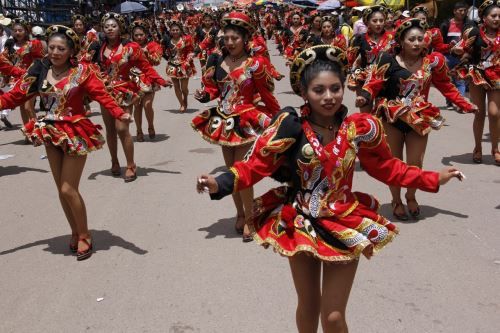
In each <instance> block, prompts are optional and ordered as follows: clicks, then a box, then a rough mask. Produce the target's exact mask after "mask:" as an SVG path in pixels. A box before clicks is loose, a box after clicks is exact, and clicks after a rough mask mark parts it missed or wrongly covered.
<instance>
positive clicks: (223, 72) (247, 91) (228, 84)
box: [191, 12, 279, 241]
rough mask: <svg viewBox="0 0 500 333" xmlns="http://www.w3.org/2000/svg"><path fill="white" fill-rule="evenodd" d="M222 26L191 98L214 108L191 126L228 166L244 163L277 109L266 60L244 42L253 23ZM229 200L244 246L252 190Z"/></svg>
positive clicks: (232, 20)
mask: <svg viewBox="0 0 500 333" xmlns="http://www.w3.org/2000/svg"><path fill="white" fill-rule="evenodd" d="M222 23H223V26H224V28H223V30H224V48H223V50H222V54H218V53H214V54H212V55H211V56H210V57H209V59H208V62H207V68H206V71H205V74H204V75H203V78H202V83H203V90H197V91H196V93H195V98H196V99H197V100H199V101H200V102H202V103H206V102H209V101H211V100H214V99H218V106H216V107H213V108H211V109H208V110H206V111H204V112H202V113H201V114H200V115H198V116H196V117H195V118H194V119H193V121H192V123H191V125H192V126H193V128H194V129H195V130H196V131H198V132H199V133H200V134H201V136H202V137H203V139H205V140H206V141H208V142H210V143H214V144H218V145H220V146H222V154H223V156H224V161H225V163H226V165H227V166H231V165H233V164H234V162H235V161H239V160H242V159H243V157H244V156H245V154H246V153H247V151H248V149H249V148H250V145H251V143H253V142H254V141H255V139H256V138H257V137H258V135H259V134H261V133H262V131H263V130H264V129H265V128H266V127H267V125H269V122H270V120H271V117H272V116H273V115H274V114H275V113H276V112H278V111H279V104H278V101H277V100H276V98H275V97H274V96H273V93H272V92H273V90H274V81H273V77H272V67H271V65H270V63H269V60H268V59H267V58H266V57H263V56H252V55H250V50H249V46H248V42H249V39H250V37H251V34H252V32H253V31H254V30H255V28H254V26H253V24H252V21H251V19H250V18H249V17H248V16H247V15H246V14H244V13H241V12H231V13H230V14H229V15H227V16H225V17H224V18H223V19H222ZM256 96H258V97H259V99H256V98H255V97H256ZM259 100H260V101H262V103H263V104H261V103H259ZM233 199H234V203H235V206H236V211H237V221H236V225H235V228H236V230H237V232H239V233H242V234H243V239H244V240H245V241H248V240H251V239H252V238H251V237H250V231H249V230H248V226H247V225H246V223H245V221H246V219H248V218H249V217H250V215H251V209H252V208H251V207H252V200H253V190H252V188H249V189H246V190H245V191H242V192H241V193H235V194H234V195H233Z"/></svg>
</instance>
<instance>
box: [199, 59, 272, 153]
mask: <svg viewBox="0 0 500 333" xmlns="http://www.w3.org/2000/svg"><path fill="white" fill-rule="evenodd" d="M223 60H224V55H219V54H216V53H214V54H212V55H211V56H210V58H209V59H208V62H207V66H206V70H205V73H204V75H203V77H202V83H203V85H204V97H203V98H202V99H201V100H200V101H201V102H202V103H206V102H208V101H211V100H214V99H216V98H218V106H216V107H213V108H211V109H208V110H206V111H204V112H202V113H201V114H200V115H198V116H196V117H195V118H194V119H193V121H192V123H191V126H192V127H193V128H194V129H195V130H196V131H198V132H199V133H200V134H201V136H202V137H203V138H204V139H205V140H207V141H209V142H211V143H215V144H219V145H222V146H239V145H244V144H247V143H250V142H253V141H254V140H255V138H256V137H257V136H258V135H259V134H260V133H262V131H263V130H264V128H266V127H267V125H269V123H270V120H271V117H272V116H273V115H274V114H276V113H277V112H278V111H279V108H280V107H279V104H278V101H277V100H276V98H275V97H274V95H273V90H274V82H273V78H272V69H271V65H270V63H269V60H268V59H267V58H265V57H260V56H255V57H249V58H248V59H247V60H246V61H245V62H244V63H243V64H242V65H241V66H240V67H238V68H236V69H235V70H233V71H232V72H231V73H226V71H225V70H224V69H223V68H222V66H221V64H222V61H223ZM257 95H258V96H259V97H260V100H261V101H262V102H263V103H264V105H261V104H258V103H257V101H256V100H255V96H257Z"/></svg>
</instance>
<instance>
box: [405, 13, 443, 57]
mask: <svg viewBox="0 0 500 333" xmlns="http://www.w3.org/2000/svg"><path fill="white" fill-rule="evenodd" d="M410 14H411V17H413V18H417V19H420V20H422V21H424V22H425V23H426V24H427V25H429V24H430V22H429V9H427V7H424V6H416V7H415V8H413V9H412V10H411V12H410ZM424 40H425V42H426V44H428V46H427V48H428V50H429V52H432V51H436V52H441V53H442V54H446V53H449V52H450V47H451V45H450V44H445V42H444V39H443V34H442V33H441V29H439V28H436V27H429V28H428V29H427V31H426V32H425V37H424Z"/></svg>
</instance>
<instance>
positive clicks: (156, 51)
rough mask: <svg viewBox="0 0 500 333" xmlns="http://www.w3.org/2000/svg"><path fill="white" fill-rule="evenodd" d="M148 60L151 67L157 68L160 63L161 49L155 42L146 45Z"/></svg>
mask: <svg viewBox="0 0 500 333" xmlns="http://www.w3.org/2000/svg"><path fill="white" fill-rule="evenodd" d="M147 49H148V54H147V57H148V60H149V62H150V63H151V64H152V65H153V66H158V65H159V64H160V62H161V57H162V55H163V48H162V47H161V45H160V44H158V43H156V42H150V43H149V44H148V47H147Z"/></svg>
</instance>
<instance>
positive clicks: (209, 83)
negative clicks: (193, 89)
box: [200, 53, 220, 103]
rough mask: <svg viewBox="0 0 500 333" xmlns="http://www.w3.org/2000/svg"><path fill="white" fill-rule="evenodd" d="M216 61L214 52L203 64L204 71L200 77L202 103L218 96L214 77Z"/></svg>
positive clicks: (217, 87)
mask: <svg viewBox="0 0 500 333" xmlns="http://www.w3.org/2000/svg"><path fill="white" fill-rule="evenodd" d="M218 62H219V55H218V54H216V53H214V54H212V55H210V56H209V57H208V60H207V64H206V66H205V73H203V76H202V77H201V83H202V85H203V92H204V97H203V98H202V99H201V100H200V102H202V103H206V102H209V101H212V100H214V99H216V98H217V97H219V96H220V92H219V86H218V85H217V81H216V79H215V71H216V68H217V63H218Z"/></svg>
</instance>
